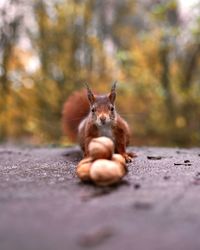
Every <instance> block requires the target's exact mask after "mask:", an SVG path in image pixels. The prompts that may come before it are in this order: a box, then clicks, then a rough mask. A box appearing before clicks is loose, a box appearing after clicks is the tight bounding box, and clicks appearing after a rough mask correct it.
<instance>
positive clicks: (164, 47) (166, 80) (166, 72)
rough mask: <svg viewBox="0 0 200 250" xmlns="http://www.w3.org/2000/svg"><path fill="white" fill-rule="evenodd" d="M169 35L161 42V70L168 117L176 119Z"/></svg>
mask: <svg viewBox="0 0 200 250" xmlns="http://www.w3.org/2000/svg"><path fill="white" fill-rule="evenodd" d="M167 40H168V37H163V38H162V40H161V44H160V63H161V66H162V71H161V84H162V87H163V90H164V101H165V106H166V110H167V112H168V118H170V120H171V121H172V120H174V115H175V114H174V104H173V98H172V93H171V81H170V59H169V52H170V48H169V45H168V41H167Z"/></svg>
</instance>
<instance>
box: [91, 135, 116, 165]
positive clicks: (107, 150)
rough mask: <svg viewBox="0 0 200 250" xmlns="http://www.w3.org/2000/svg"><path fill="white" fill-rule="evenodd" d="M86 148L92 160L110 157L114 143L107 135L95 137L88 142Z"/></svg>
mask: <svg viewBox="0 0 200 250" xmlns="http://www.w3.org/2000/svg"><path fill="white" fill-rule="evenodd" d="M88 150H89V155H90V156H91V157H92V159H93V160H96V159H111V157H112V154H113V151H114V143H113V141H112V140H111V139H109V138H108V137H103V136H102V137H97V138H94V139H93V140H92V141H91V142H90V144H89V146H88Z"/></svg>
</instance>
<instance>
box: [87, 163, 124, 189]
mask: <svg viewBox="0 0 200 250" xmlns="http://www.w3.org/2000/svg"><path fill="white" fill-rule="evenodd" d="M125 173H126V172H125V168H124V166H123V165H122V164H120V163H117V162H115V161H109V160H105V159H100V160H96V161H95V162H94V163H93V164H92V167H91V168H90V177H91V179H92V180H93V181H94V182H95V183H96V184H97V185H99V186H107V185H111V184H114V183H117V182H119V181H120V179H121V178H122V177H123V176H124V175H125Z"/></svg>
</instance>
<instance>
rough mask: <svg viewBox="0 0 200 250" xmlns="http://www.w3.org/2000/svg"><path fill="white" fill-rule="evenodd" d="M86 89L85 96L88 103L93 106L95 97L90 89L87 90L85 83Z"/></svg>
mask: <svg viewBox="0 0 200 250" xmlns="http://www.w3.org/2000/svg"><path fill="white" fill-rule="evenodd" d="M85 86H86V89H87V96H88V100H89V102H90V104H93V103H94V102H95V97H94V95H93V93H92V91H91V89H90V88H89V86H88V84H87V83H85Z"/></svg>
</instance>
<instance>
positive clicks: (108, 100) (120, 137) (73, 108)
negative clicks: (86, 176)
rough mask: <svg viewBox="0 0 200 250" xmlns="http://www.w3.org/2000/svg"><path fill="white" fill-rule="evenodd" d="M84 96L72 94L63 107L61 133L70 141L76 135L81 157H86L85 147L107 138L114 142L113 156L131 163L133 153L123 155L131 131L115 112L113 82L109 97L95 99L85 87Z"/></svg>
mask: <svg viewBox="0 0 200 250" xmlns="http://www.w3.org/2000/svg"><path fill="white" fill-rule="evenodd" d="M86 89H87V95H85V93H84V92H80V91H79V92H75V93H74V94H73V95H72V96H70V97H69V98H68V100H67V101H66V102H65V104H64V108H63V119H62V121H63V129H64V132H65V134H66V135H68V136H69V138H71V139H72V140H74V139H75V137H76V136H77V135H78V140H79V143H80V147H81V149H82V151H83V153H84V157H87V156H88V145H89V143H90V141H91V140H92V139H93V138H96V137H99V136H106V137H109V138H110V139H112V140H113V142H114V145H115V153H118V154H121V155H122V156H123V157H124V158H125V160H126V162H130V161H131V159H132V158H133V157H135V154H134V153H128V152H126V146H128V144H129V139H130V129H129V126H128V124H127V122H126V121H125V120H124V119H123V118H122V117H121V116H120V115H119V114H118V113H117V111H116V108H115V99H116V82H115V83H114V84H113V85H112V88H111V91H110V93H109V94H105V95H95V94H93V92H92V91H91V89H90V88H89V86H88V85H87V84H86Z"/></svg>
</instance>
